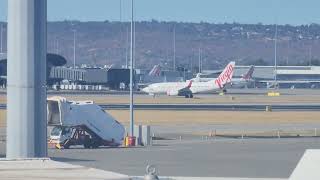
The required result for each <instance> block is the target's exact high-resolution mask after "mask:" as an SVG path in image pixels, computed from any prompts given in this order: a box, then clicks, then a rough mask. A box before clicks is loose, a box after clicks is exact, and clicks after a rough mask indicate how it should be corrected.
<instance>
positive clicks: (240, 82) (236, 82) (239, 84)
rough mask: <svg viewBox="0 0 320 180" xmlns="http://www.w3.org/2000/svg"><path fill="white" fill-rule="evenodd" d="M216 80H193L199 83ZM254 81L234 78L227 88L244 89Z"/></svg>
mask: <svg viewBox="0 0 320 180" xmlns="http://www.w3.org/2000/svg"><path fill="white" fill-rule="evenodd" d="M214 79H215V78H194V79H192V80H194V81H197V82H208V81H212V80H214ZM251 81H252V80H245V79H243V78H233V79H232V81H231V83H230V84H229V85H228V86H227V87H233V88H243V87H245V86H247V85H249V83H250V82H251Z"/></svg>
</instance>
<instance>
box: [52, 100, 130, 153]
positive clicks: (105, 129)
mask: <svg viewBox="0 0 320 180" xmlns="http://www.w3.org/2000/svg"><path fill="white" fill-rule="evenodd" d="M47 115H48V125H49V126H53V129H52V131H51V134H50V139H49V144H53V145H55V146H56V148H61V147H63V148H65V149H68V148H69V147H70V146H72V145H83V146H84V147H85V148H97V147H99V146H119V145H121V144H122V141H123V139H124V134H125V128H124V126H123V125H122V124H120V123H119V122H118V121H117V120H115V119H114V118H113V117H112V116H111V115H110V114H108V113H107V112H105V111H104V110H103V109H102V108H101V107H100V106H98V105H97V104H95V103H94V102H93V101H67V99H66V98H64V97H51V98H48V99H47Z"/></svg>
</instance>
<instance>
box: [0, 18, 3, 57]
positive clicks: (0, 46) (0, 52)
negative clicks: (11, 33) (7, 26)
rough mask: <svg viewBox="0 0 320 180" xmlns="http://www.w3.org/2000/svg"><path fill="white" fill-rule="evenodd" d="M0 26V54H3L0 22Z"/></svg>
mask: <svg viewBox="0 0 320 180" xmlns="http://www.w3.org/2000/svg"><path fill="white" fill-rule="evenodd" d="M0 28H1V29H0V39H1V40H0V54H3V24H1V26H0Z"/></svg>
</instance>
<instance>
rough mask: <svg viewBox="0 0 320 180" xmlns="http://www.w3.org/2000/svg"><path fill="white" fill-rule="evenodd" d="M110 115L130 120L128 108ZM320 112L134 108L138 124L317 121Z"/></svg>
mask: <svg viewBox="0 0 320 180" xmlns="http://www.w3.org/2000/svg"><path fill="white" fill-rule="evenodd" d="M108 112H109V113H110V114H111V115H112V116H114V117H115V118H116V119H118V120H119V121H121V122H122V123H124V124H128V123H129V111H126V110H110V111H108ZM319 115H320V112H243V111H230V112H229V111H160V110H152V111H142V110H137V111H135V120H136V122H137V123H139V124H150V125H169V124H173V125H176V124H203V125H205V124H255V123H260V124H285V123H315V122H320V119H319Z"/></svg>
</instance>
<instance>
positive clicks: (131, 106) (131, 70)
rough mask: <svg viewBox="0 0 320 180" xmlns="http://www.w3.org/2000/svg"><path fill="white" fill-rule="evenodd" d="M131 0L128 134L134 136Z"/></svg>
mask: <svg viewBox="0 0 320 180" xmlns="http://www.w3.org/2000/svg"><path fill="white" fill-rule="evenodd" d="M133 20H134V19H133V0H131V41H130V136H131V137H133V136H134V112H133V57H134V56H133V53H134V52H133V48H134V47H133Z"/></svg>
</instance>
